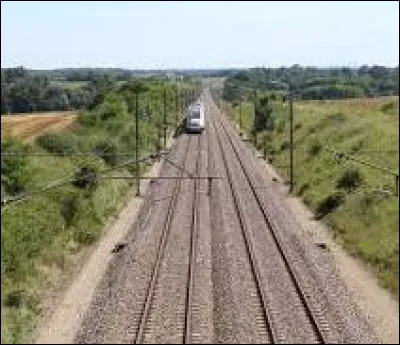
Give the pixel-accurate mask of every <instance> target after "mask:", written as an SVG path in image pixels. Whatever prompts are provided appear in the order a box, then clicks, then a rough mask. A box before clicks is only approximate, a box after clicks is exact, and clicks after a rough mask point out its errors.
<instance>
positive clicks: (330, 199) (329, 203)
mask: <svg viewBox="0 0 400 345" xmlns="http://www.w3.org/2000/svg"><path fill="white" fill-rule="evenodd" d="M343 201H344V195H343V193H340V192H334V193H333V194H331V195H328V196H327V197H326V198H324V199H322V200H321V201H320V202H319V203H318V205H317V208H316V210H315V213H316V214H315V218H316V219H321V218H323V217H324V216H326V215H327V214H329V213H332V212H333V211H334V210H335V209H336V208H338V207H339V206H340V205H341V204H342V203H343Z"/></svg>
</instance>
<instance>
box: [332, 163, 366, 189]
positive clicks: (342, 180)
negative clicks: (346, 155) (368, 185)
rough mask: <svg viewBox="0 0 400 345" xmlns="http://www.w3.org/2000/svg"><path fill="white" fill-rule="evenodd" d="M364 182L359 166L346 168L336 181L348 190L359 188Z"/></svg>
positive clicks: (340, 186)
mask: <svg viewBox="0 0 400 345" xmlns="http://www.w3.org/2000/svg"><path fill="white" fill-rule="evenodd" d="M362 182H363V178H362V175H361V172H360V170H359V169H357V168H350V169H347V170H345V171H344V172H343V173H342V175H341V176H340V177H339V179H338V180H337V182H336V186H337V187H338V188H343V189H346V190H348V191H351V190H353V189H356V188H358V187H359V186H360V185H361V184H362Z"/></svg>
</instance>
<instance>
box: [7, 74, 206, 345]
mask: <svg viewBox="0 0 400 345" xmlns="http://www.w3.org/2000/svg"><path fill="white" fill-rule="evenodd" d="M199 91H200V84H198V83H192V82H191V81H187V82H179V83H175V82H160V81H157V80H153V81H148V80H141V81H140V82H139V81H136V80H129V81H127V82H126V83H124V84H123V85H121V84H118V83H115V82H113V81H106V82H104V83H103V84H100V83H98V88H97V89H96V91H95V92H94V97H93V100H92V102H91V103H90V106H88V109H86V110H82V111H80V113H79V115H78V116H77V120H76V124H75V126H74V128H73V129H72V130H71V131H69V132H64V133H46V134H43V135H41V136H39V137H38V138H36V140H35V142H34V143H32V144H22V143H21V142H20V141H18V140H17V139H7V140H5V141H2V142H1V150H2V156H1V180H2V183H1V198H2V202H3V205H2V214H1V236H2V241H1V276H2V279H1V288H2V296H1V297H2V300H1V303H2V304H1V342H2V343H23V342H24V341H27V339H29V338H28V337H29V334H30V332H31V331H32V329H33V328H34V326H35V322H36V320H37V316H38V315H39V314H40V312H41V307H42V303H41V302H42V300H43V298H44V297H46V294H47V293H48V291H51V290H52V289H54V288H55V287H56V285H57V282H59V281H60V277H61V276H62V275H63V274H64V273H65V272H67V271H68V270H70V269H71V267H73V266H74V263H75V264H76V260H77V258H78V257H79V255H81V253H83V252H84V251H83V249H85V248H86V247H88V246H89V245H91V244H93V243H94V242H95V241H96V240H97V239H98V238H99V235H100V234H101V231H102V229H103V227H104V225H105V224H106V221H107V220H108V219H109V217H110V216H111V215H113V214H115V213H116V212H117V211H118V210H119V209H120V208H121V207H122V205H123V203H124V201H125V200H126V199H127V197H128V195H129V194H130V193H129V191H131V190H132V188H131V187H132V186H133V184H134V180H128V179H126V180H124V179H118V180H117V179H109V178H104V177H105V176H106V175H107V174H105V171H110V173H109V174H108V175H114V176H116V175H117V176H132V175H134V172H135V166H136V165H135V164H123V163H126V162H128V161H134V158H135V155H134V153H135V149H136V147H135V135H136V127H135V114H136V107H138V114H139V133H140V135H139V146H138V149H139V156H140V157H143V156H146V155H148V154H150V153H154V152H156V151H158V150H160V149H161V148H162V146H163V138H162V135H163V133H164V132H163V131H164V95H165V96H166V102H165V104H166V114H167V116H166V124H167V135H168V136H169V135H171V134H172V133H173V131H174V129H175V128H176V125H177V123H178V121H179V120H180V118H181V116H182V115H181V114H182V110H183V108H184V107H185V106H187V104H188V103H189V102H190V101H192V100H193V99H194V97H196V95H198V94H199ZM136 92H138V103H136V102H135V93H136ZM7 153H18V154H7ZM149 163H150V164H151V162H143V163H141V165H140V169H141V173H143V172H145V171H146V169H147V168H148V167H149ZM18 197H20V198H26V199H25V200H19V201H18V200H16V199H15V198H18ZM9 200H11V201H9Z"/></svg>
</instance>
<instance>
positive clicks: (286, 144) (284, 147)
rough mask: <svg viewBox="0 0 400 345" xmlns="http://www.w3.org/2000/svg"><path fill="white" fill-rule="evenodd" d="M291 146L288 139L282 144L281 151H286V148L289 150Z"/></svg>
mask: <svg viewBox="0 0 400 345" xmlns="http://www.w3.org/2000/svg"><path fill="white" fill-rule="evenodd" d="M289 148H290V143H289V142H288V141H286V140H285V141H284V142H283V143H282V144H281V151H285V150H288V149H289Z"/></svg>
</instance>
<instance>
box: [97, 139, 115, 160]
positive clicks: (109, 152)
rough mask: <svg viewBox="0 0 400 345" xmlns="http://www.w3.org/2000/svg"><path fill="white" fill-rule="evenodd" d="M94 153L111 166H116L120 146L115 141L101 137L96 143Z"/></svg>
mask: <svg viewBox="0 0 400 345" xmlns="http://www.w3.org/2000/svg"><path fill="white" fill-rule="evenodd" d="M94 153H95V154H96V155H98V156H99V157H101V158H102V159H103V160H104V162H105V163H106V164H108V165H110V166H115V165H117V163H118V146H117V144H116V143H115V142H112V141H110V140H107V139H105V138H103V139H100V140H99V141H98V142H97V143H95V145H94Z"/></svg>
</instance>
